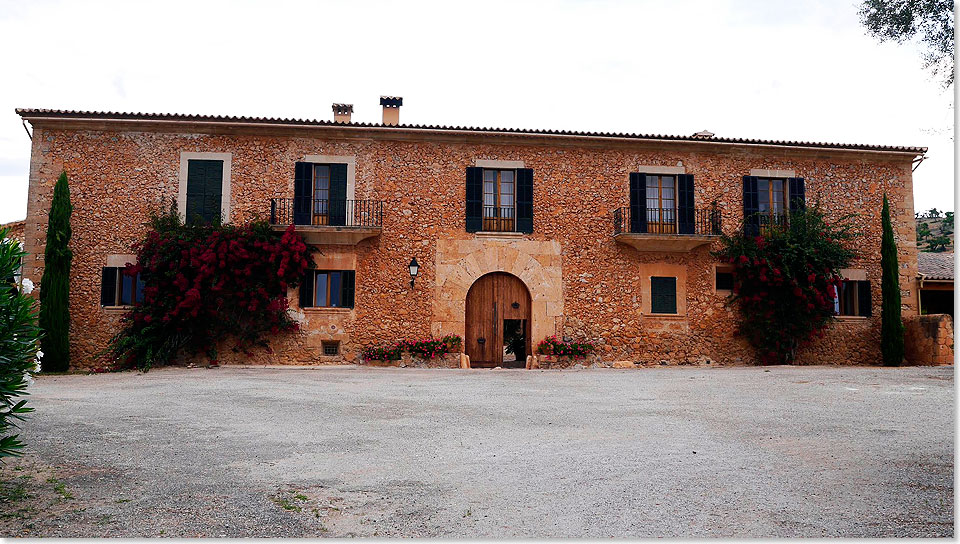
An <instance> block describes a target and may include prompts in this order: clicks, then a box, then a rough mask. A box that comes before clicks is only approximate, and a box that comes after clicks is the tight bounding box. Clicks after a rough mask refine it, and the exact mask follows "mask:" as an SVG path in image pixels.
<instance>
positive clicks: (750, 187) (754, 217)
mask: <svg viewBox="0 0 960 544" xmlns="http://www.w3.org/2000/svg"><path fill="white" fill-rule="evenodd" d="M743 232H744V234H746V235H747V236H757V235H758V234H760V196H759V194H758V193H757V176H743Z"/></svg>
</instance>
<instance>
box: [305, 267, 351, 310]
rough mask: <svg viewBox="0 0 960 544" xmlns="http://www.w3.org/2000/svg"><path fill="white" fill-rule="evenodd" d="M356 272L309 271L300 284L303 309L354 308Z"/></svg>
mask: <svg viewBox="0 0 960 544" xmlns="http://www.w3.org/2000/svg"><path fill="white" fill-rule="evenodd" d="M355 284H356V272H355V271H353V270H308V271H307V275H306V277H305V278H304V279H303V282H301V284H300V307H301V308H353V298H354V290H355Z"/></svg>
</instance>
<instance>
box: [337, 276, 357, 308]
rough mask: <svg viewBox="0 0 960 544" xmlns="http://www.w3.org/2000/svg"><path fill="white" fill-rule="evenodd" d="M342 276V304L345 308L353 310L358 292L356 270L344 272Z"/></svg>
mask: <svg viewBox="0 0 960 544" xmlns="http://www.w3.org/2000/svg"><path fill="white" fill-rule="evenodd" d="M340 276H341V282H342V283H341V296H340V300H341V304H342V305H343V307H344V308H353V298H354V293H355V292H356V282H357V273H356V271H354V270H344V271H343V272H341V273H340Z"/></svg>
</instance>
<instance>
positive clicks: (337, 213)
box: [270, 198, 383, 245]
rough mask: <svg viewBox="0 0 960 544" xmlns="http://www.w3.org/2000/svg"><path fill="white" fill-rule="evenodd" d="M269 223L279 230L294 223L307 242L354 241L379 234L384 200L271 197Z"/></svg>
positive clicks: (341, 242) (346, 242)
mask: <svg viewBox="0 0 960 544" xmlns="http://www.w3.org/2000/svg"><path fill="white" fill-rule="evenodd" d="M270 224H271V225H272V226H273V228H274V229H275V230H278V231H282V230H286V229H287V227H289V226H290V225H291V224H293V225H296V231H297V233H298V234H300V235H301V236H303V239H304V240H305V241H306V242H307V243H308V244H314V245H319V244H333V245H354V244H357V243H358V242H360V241H361V240H366V239H367V238H372V237H374V236H378V235H379V234H380V231H381V230H382V226H383V201H382V200H317V199H312V198H274V199H271V200H270Z"/></svg>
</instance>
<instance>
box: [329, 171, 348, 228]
mask: <svg viewBox="0 0 960 544" xmlns="http://www.w3.org/2000/svg"><path fill="white" fill-rule="evenodd" d="M329 209H330V224H331V225H346V224H347V165H346V164H331V165H330V208H329Z"/></svg>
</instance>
